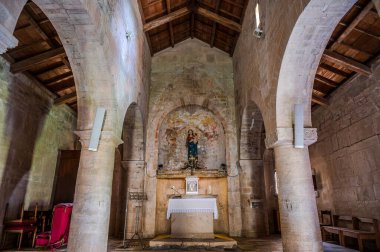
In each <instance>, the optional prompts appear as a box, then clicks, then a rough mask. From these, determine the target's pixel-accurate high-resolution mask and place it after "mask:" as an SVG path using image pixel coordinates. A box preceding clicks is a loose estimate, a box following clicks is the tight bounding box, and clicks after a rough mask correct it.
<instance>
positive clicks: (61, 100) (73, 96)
mask: <svg viewBox="0 0 380 252" xmlns="http://www.w3.org/2000/svg"><path fill="white" fill-rule="evenodd" d="M76 99H77V93H76V92H73V93H70V94H67V95H64V96H61V97H58V98H56V99H54V105H61V104H65V103H69V102H72V101H74V100H76Z"/></svg>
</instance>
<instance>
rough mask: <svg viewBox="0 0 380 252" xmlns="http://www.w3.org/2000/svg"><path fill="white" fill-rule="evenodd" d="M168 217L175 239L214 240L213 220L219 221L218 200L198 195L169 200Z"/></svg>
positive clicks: (172, 235)
mask: <svg viewBox="0 0 380 252" xmlns="http://www.w3.org/2000/svg"><path fill="white" fill-rule="evenodd" d="M166 217H167V219H170V220H171V237H173V238H205V239H213V238H214V221H213V219H218V207H217V204H216V198H215V197H209V196H205V197H202V196H201V195H197V196H184V197H183V198H172V199H169V203H168V210H167V214H166Z"/></svg>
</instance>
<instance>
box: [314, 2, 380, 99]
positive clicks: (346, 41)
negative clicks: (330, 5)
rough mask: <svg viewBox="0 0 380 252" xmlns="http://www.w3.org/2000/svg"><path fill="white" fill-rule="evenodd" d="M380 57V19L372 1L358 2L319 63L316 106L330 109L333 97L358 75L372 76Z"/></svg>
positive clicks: (315, 82)
mask: <svg viewBox="0 0 380 252" xmlns="http://www.w3.org/2000/svg"><path fill="white" fill-rule="evenodd" d="M379 53H380V17H379V14H378V13H377V11H376V9H375V7H374V4H373V2H372V1H371V0H358V1H357V2H356V4H355V5H354V6H353V7H352V8H351V9H350V11H349V12H348V13H347V14H346V15H345V16H344V17H343V19H342V20H341V21H340V22H339V24H338V26H337V27H336V28H335V30H334V32H333V34H332V36H331V38H330V41H329V43H328V45H327V47H326V50H325V52H324V54H323V57H322V60H321V62H320V63H319V67H318V70H317V74H316V76H315V80H314V87H313V97H312V105H322V106H328V105H329V96H330V95H331V93H332V92H333V91H335V90H336V89H337V88H338V87H340V86H341V85H343V84H344V83H345V82H346V81H347V80H349V79H350V78H351V77H353V76H354V75H356V74H360V75H364V76H370V75H371V74H372V70H371V63H372V62H373V61H374V60H375V59H376V58H377V57H378V56H379Z"/></svg>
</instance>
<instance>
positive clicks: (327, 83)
mask: <svg viewBox="0 0 380 252" xmlns="http://www.w3.org/2000/svg"><path fill="white" fill-rule="evenodd" d="M315 80H317V81H318V82H319V83H322V84H323V85H325V86H328V87H332V88H336V87H338V83H336V82H334V81H332V80H330V79H328V78H326V77H324V76H322V75H319V74H317V75H315Z"/></svg>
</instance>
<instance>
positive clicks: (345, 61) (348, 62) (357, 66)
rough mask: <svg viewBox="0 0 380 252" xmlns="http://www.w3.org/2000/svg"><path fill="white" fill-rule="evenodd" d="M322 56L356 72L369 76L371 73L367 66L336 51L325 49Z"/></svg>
mask: <svg viewBox="0 0 380 252" xmlns="http://www.w3.org/2000/svg"><path fill="white" fill-rule="evenodd" d="M323 57H324V58H326V59H327V60H328V61H331V62H333V63H336V64H339V65H342V66H343V67H346V68H348V69H350V70H352V71H354V72H356V73H359V74H362V75H365V76H370V75H371V74H372V70H371V68H370V67H369V66H367V65H365V64H362V63H360V62H358V61H356V60H354V59H351V58H348V57H346V56H344V55H342V54H339V53H336V52H334V51H331V50H325V51H324V53H323Z"/></svg>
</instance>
